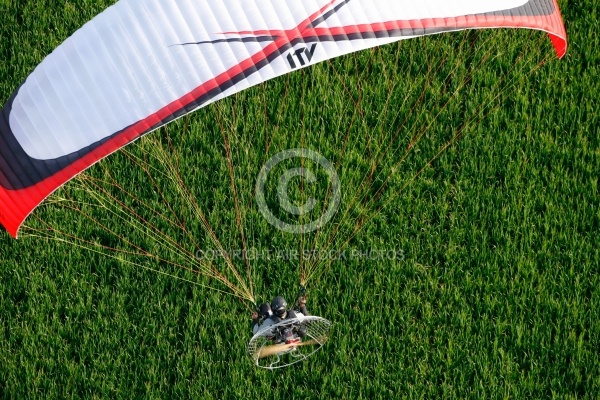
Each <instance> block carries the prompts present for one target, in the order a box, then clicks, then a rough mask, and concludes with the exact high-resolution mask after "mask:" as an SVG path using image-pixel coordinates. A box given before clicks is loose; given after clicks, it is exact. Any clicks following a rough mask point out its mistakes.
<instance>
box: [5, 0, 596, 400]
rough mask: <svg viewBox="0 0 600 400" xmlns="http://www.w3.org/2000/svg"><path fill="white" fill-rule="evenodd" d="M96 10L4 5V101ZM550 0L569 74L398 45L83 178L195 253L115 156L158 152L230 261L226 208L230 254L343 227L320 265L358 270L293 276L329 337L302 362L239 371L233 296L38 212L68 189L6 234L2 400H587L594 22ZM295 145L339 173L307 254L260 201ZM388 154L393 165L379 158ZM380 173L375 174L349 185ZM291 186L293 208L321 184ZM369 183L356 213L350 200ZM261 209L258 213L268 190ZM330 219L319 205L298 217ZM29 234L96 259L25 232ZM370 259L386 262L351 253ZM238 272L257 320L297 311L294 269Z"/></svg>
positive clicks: (128, 231)
mask: <svg viewBox="0 0 600 400" xmlns="http://www.w3.org/2000/svg"><path fill="white" fill-rule="evenodd" d="M111 3H112V1H108V0H102V1H95V2H90V1H84V0H72V1H65V0H55V1H50V0H27V1H25V0H22V1H14V0H2V1H0V32H1V33H0V35H1V38H2V40H0V94H1V96H0V100H1V101H2V103H4V102H5V101H6V100H7V99H8V97H9V96H10V94H11V93H12V92H13V91H14V90H15V89H16V88H17V87H18V85H19V84H20V83H21V82H22V81H23V80H24V79H25V78H26V77H27V75H28V74H29V73H30V72H31V71H32V69H33V68H34V67H35V66H36V65H37V64H39V63H40V62H41V61H42V60H43V58H44V56H45V55H47V54H48V53H50V52H51V51H52V50H53V49H54V48H55V47H56V46H58V45H59V44H60V43H61V42H62V41H63V40H64V39H66V38H67V37H68V36H69V35H70V34H72V33H73V32H74V31H75V30H76V29H77V28H79V27H80V26H81V25H83V24H84V23H85V22H86V21H88V20H90V19H91V18H92V17H93V16H94V15H96V14H98V13H99V12H101V11H102V10H103V9H104V8H106V7H107V6H108V5H109V4H111ZM561 5H562V11H563V16H564V19H565V23H566V26H567V31H568V34H569V41H570V47H569V51H568V53H567V56H566V57H565V59H564V60H561V61H559V60H556V59H555V57H554V55H553V53H552V48H551V45H550V42H549V40H547V38H546V37H545V35H543V34H542V33H533V34H532V33H530V32H517V31H511V32H485V31H482V32H477V33H468V32H467V33H455V34H451V35H443V36H434V37H429V38H423V39H413V40H410V41H407V43H400V44H394V45H389V46H386V47H383V48H380V49H378V50H376V51H365V52H363V53H360V54H357V55H350V56H347V57H342V58H340V59H337V60H334V61H331V62H328V63H323V64H319V65H317V66H313V67H310V68H307V69H304V70H302V71H301V72H296V73H292V74H289V75H287V76H284V77H281V78H278V79H276V80H273V81H270V82H267V83H265V84H264V85H262V86H258V87H254V88H252V89H249V90H247V91H244V92H242V93H239V94H238V95H236V96H233V97H231V98H227V99H225V100H222V101H219V102H217V103H216V104H213V105H210V106H208V107H207V108H205V109H202V110H199V111H197V112H195V113H193V114H192V115H191V116H190V117H189V118H187V119H181V120H179V121H177V122H175V123H173V124H171V125H169V126H168V128H163V129H161V130H159V131H157V132H154V133H152V134H151V135H149V137H148V138H146V139H145V140H141V141H140V142H139V143H136V144H135V145H132V146H130V147H129V148H128V149H127V151H126V152H121V153H118V154H115V155H113V156H111V157H109V158H108V159H107V160H106V161H104V162H102V163H100V164H99V165H96V166H95V167H93V168H92V169H90V170H89V171H88V172H87V173H86V176H87V177H88V178H87V180H86V181H85V182H99V180H110V179H114V180H115V181H116V182H119V183H120V184H122V185H123V186H124V187H126V190H125V191H120V192H119V191H116V192H114V193H116V194H115V196H123V197H120V199H121V200H122V201H123V202H124V203H125V204H127V205H128V206H130V207H132V209H133V210H137V211H139V212H140V213H142V214H143V210H142V209H143V207H141V206H140V204H141V203H144V204H149V205H151V206H152V207H153V209H155V210H157V209H158V210H162V211H164V212H165V213H169V212H170V211H169V210H167V206H171V207H173V209H174V211H173V214H174V215H178V216H179V218H180V219H181V220H182V221H184V225H185V227H186V229H187V230H188V231H189V232H190V234H189V235H184V234H182V232H181V230H178V229H177V228H176V227H174V226H173V225H172V224H169V223H167V222H166V221H165V220H164V219H161V218H154V217H148V218H154V219H152V220H151V222H152V226H156V227H157V229H158V230H159V231H160V232H165V234H166V237H168V238H170V239H172V240H173V241H174V243H176V246H181V247H182V248H184V249H186V250H187V251H189V252H192V253H194V252H196V251H197V250H198V249H202V250H214V249H215V247H214V241H211V239H210V237H209V236H208V235H207V233H206V231H205V230H203V228H202V226H201V224H200V222H199V220H198V216H197V214H195V213H194V207H193V206H192V205H191V201H190V200H189V199H188V200H186V199H183V198H182V196H181V195H180V193H178V192H177V190H176V188H174V187H173V186H172V184H171V182H170V180H169V176H165V175H161V173H160V172H159V173H155V174H153V176H154V177H156V180H157V181H156V185H155V186H154V185H151V184H150V183H149V178H148V175H147V174H146V173H145V172H144V170H143V168H141V167H140V166H139V165H136V164H135V163H134V162H132V158H134V157H138V159H143V158H144V157H146V162H147V164H144V165H146V166H148V168H156V169H157V170H161V169H164V165H161V164H160V162H159V157H158V154H159V153H158V150H156V149H157V148H159V149H163V148H164V149H166V150H167V151H169V152H170V153H169V154H170V156H171V160H172V162H173V163H174V164H176V165H177V167H178V168H179V173H180V174H181V176H182V177H183V180H184V181H185V184H186V187H187V188H189V190H190V192H192V194H193V197H194V201H195V202H197V204H198V207H199V209H201V210H202V211H203V212H204V213H205V214H206V218H207V221H208V222H209V223H210V226H211V227H212V229H214V231H215V234H216V235H217V236H218V238H219V240H220V241H221V242H222V244H223V246H224V247H225V248H227V249H239V248H240V247H241V246H242V240H241V237H240V229H239V226H238V223H237V222H236V211H235V210H236V205H237V206H238V208H239V213H240V215H241V219H242V221H243V222H242V226H243V231H244V235H245V237H244V243H245V244H246V247H251V248H254V249H257V250H258V251H263V252H264V251H266V250H274V251H278V250H279V251H281V250H284V251H285V250H294V249H295V250H302V249H310V248H311V246H312V243H313V241H314V242H315V243H316V245H315V247H316V248H317V249H322V248H323V249H325V248H328V247H327V244H328V243H329V241H328V237H329V234H332V233H334V232H335V228H336V227H338V229H339V232H340V234H339V235H337V236H335V240H333V241H332V243H331V247H330V248H331V249H334V250H335V249H338V250H339V249H342V248H343V249H344V250H346V251H347V252H348V254H362V255H363V256H362V257H348V259H345V260H334V261H333V262H332V263H323V264H322V265H320V268H317V269H316V272H317V273H316V275H315V277H314V279H311V280H310V281H309V282H308V290H309V292H308V307H309V310H310V311H311V312H312V313H313V314H315V315H320V316H322V317H324V318H327V319H328V320H330V321H332V322H333V323H334V326H333V328H332V331H331V337H330V341H329V342H328V343H327V344H326V345H325V346H324V347H323V349H322V350H321V351H320V352H318V353H317V354H316V355H315V356H314V357H312V358H310V359H308V360H306V361H304V362H302V363H300V364H296V365H294V366H292V367H290V368H286V369H281V370H277V371H267V370H262V369H258V368H255V367H254V366H253V365H252V363H251V362H250V360H249V358H248V357H247V355H246V344H247V342H248V340H249V338H250V329H249V328H250V313H249V309H248V308H247V306H246V305H247V303H248V302H246V303H245V302H244V301H240V299H238V298H237V297H236V296H231V295H229V294H223V293H221V292H219V291H218V290H225V291H227V288H226V287H225V286H224V285H223V284H221V283H219V282H216V281H215V280H211V279H209V278H206V277H203V276H199V275H198V274H197V273H195V272H193V271H188V270H185V269H182V268H179V267H178V266H188V265H191V264H193V262H194V260H190V259H189V257H186V256H185V255H182V254H181V253H180V252H177V251H175V250H173V246H164V245H161V244H159V243H158V242H157V241H156V238H157V233H156V232H155V231H153V230H152V229H150V228H148V227H147V226H146V227H144V226H142V227H140V225H139V224H138V225H135V224H136V222H135V218H134V219H133V221H134V222H127V221H125V220H123V219H120V218H119V217H118V215H116V214H111V213H110V212H108V210H110V209H111V208H110V207H109V208H108V209H97V208H90V210H91V211H90V213H92V214H93V213H95V214H93V217H92V218H93V219H90V218H87V217H85V215H86V214H84V213H81V212H79V213H78V212H75V211H73V210H69V209H68V207H64V206H61V205H60V203H59V204H54V203H52V201H54V202H56V201H57V200H58V199H61V198H73V199H75V200H76V201H80V202H90V201H91V200H93V199H94V197H93V194H92V193H90V192H89V191H85V190H81V187H82V182H81V181H77V182H72V183H69V184H67V185H66V187H65V188H64V189H62V190H60V191H59V192H58V193H57V194H56V195H55V196H53V198H51V202H49V203H48V204H46V205H45V206H43V207H41V208H40V209H38V210H37V211H36V212H35V213H34V215H33V216H32V217H31V218H30V219H29V220H28V221H27V228H26V229H25V230H24V233H25V234H24V237H23V238H22V239H19V240H13V239H11V238H10V237H9V236H8V234H6V233H5V232H0V397H3V398H19V399H20V398H71V397H73V398H79V397H83V398H161V399H163V398H164V399H170V398H203V399H204V398H206V399H224V398H240V399H246V398H247V399H253V398H257V399H258V398H260V399H262V398H268V399H270V398H272V399H296V398H299V399H304V398H322V399H330V398H348V399H350V398H352V399H367V398H368V399H372V398H381V399H388V398H474V399H481V398H557V399H564V398H573V399H575V398H590V399H596V398H599V397H600V357H599V354H600V319H599V317H600V312H599V311H598V310H599V309H600V275H599V273H600V249H599V247H600V246H599V245H600V200H599V195H600V192H599V189H598V180H599V177H600V134H599V133H598V132H599V125H600V123H599V120H598V113H597V108H598V107H599V106H600V102H599V101H598V100H599V97H600V96H599V93H600V82H599V77H600V76H599V74H598V72H599V71H598V69H599V65H600V51H599V50H598V48H600V39H599V36H598V24H599V19H598V8H599V7H598V5H597V4H596V2H594V1H592V0H585V1H583V2H578V3H575V2H573V1H561ZM409 42H410V43H409ZM542 61H546V62H545V64H544V65H541V62H542ZM515 65H516V66H518V68H514V66H515ZM504 77H508V80H503V79H504ZM499 82H502V83H499ZM455 93H456V94H455ZM494 93H499V96H498V97H495V95H494ZM463 128H464V129H463ZM421 131H422V132H423V136H422V138H421V140H420V141H419V142H418V143H416V146H415V149H414V151H410V152H409V153H410V156H409V157H408V158H407V159H406V161H405V162H402V163H398V160H400V159H401V157H400V156H401V155H402V154H404V152H406V150H407V148H408V147H409V144H410V142H411V138H414V137H415V135H417V134H418V133H419V132H421ZM395 132H399V133H400V134H399V136H398V138H397V139H396V137H395ZM459 132H461V133H464V135H461V136H460V138H458V139H459V140H456V141H455V143H453V145H452V146H450V147H449V148H448V149H447V150H446V151H444V152H443V153H442V154H441V155H440V156H439V157H437V158H435V159H434V160H433V161H432V162H431V165H430V166H426V165H427V163H428V161H430V160H432V157H433V156H434V155H435V154H436V152H437V151H438V149H440V148H441V147H442V146H444V145H445V144H448V143H449V142H450V141H452V140H453V138H455V136H456V134H457V133H459ZM150 136H151V137H150ZM225 143H227V144H229V145H230V147H231V154H230V155H229V156H227V150H226V146H224V144H225ZM171 145H172V146H173V148H171V147H170V146H171ZM296 147H304V148H308V149H313V150H316V151H319V152H320V153H322V154H323V155H324V156H325V157H327V158H328V159H329V160H331V161H332V163H334V164H335V165H336V170H337V172H338V173H339V175H340V179H341V189H342V202H341V207H340V210H341V211H339V212H338V213H337V214H336V216H335V217H334V219H333V220H332V222H331V223H330V224H328V225H327V226H326V228H324V230H323V232H319V234H317V235H316V239H315V235H314V234H306V235H301V236H300V235H294V234H288V233H285V232H281V231H278V230H277V229H275V228H274V227H273V226H271V225H270V224H269V223H268V222H267V221H266V220H265V219H264V218H263V216H262V215H261V213H260V212H259V210H258V207H257V206H256V202H255V201H254V185H255V183H256V179H257V176H258V173H259V171H260V169H261V168H262V166H263V165H264V162H265V161H266V159H268V158H269V157H271V156H273V155H274V154H275V153H277V152H279V151H283V150H287V149H291V148H296ZM382 149H388V150H389V152H388V153H385V155H383V156H380V157H379V156H378V155H379V154H381V151H382ZM374 160H375V161H377V162H378V163H379V164H378V167H379V168H378V171H379V172H380V174H379V175H377V174H376V177H375V178H374V179H373V181H372V183H371V184H370V185H365V184H364V181H363V180H362V177H364V175H365V174H367V175H368V171H369V169H370V167H371V166H372V162H373V161H374ZM228 161H230V162H231V166H232V168H233V171H234V179H233V180H234V182H235V188H236V195H235V196H234V194H233V191H232V183H231V181H232V179H231V174H230V169H229V167H230V166H229V165H228ZM311 166H312V167H314V165H311V164H310V163H309V165H308V167H311ZM423 167H425V168H424V169H423V171H422V172H421V173H420V174H418V176H417V173H418V172H419V171H420V170H421V168H423ZM388 177H389V182H388V183H386V180H387V178H388ZM319 178H322V176H320V177H319ZM413 178H415V179H414V180H413ZM295 182H296V184H295V185H292V186H291V187H290V192H291V194H292V195H291V197H292V199H293V200H295V201H296V202H298V203H303V202H304V201H306V200H307V199H308V198H309V197H318V195H319V193H321V194H322V193H323V192H324V191H326V188H327V187H326V186H325V187H324V186H322V185H313V186H310V185H309V187H304V186H302V185H299V184H297V183H298V182H297V181H295ZM319 182H321V180H319ZM407 182H408V184H407V185H406V186H405V184H406V183H407ZM270 187H271V188H272V187H273V185H271V186H270ZM379 188H384V189H385V191H383V193H384V195H383V196H382V197H378V195H377V194H378V189H379ZM363 189H364V190H365V191H366V193H365V195H364V196H365V197H364V199H365V200H364V201H363V199H362V198H361V199H360V200H361V201H358V202H356V204H354V202H353V200H354V199H355V194H356V193H359V192H360V191H361V190H363ZM311 190H312V191H311ZM161 191H162V192H161ZM161 193H162V194H164V195H165V198H161V196H160V195H161ZM129 194H131V195H132V196H131V197H128V195H129ZM267 199H268V203H269V205H273V204H275V203H276V200H277V193H276V192H275V191H273V190H270V191H268V192H267ZM371 201H372V202H371ZM324 207H326V203H325V202H323V201H320V202H318V204H317V207H316V212H317V213H318V212H320V211H322V210H323V208H324ZM346 209H348V212H347V213H344V211H345V210H346ZM380 209H381V210H380ZM113 210H114V208H113ZM379 210H380V211H379ZM143 215H149V214H143ZM278 216H281V217H282V218H283V216H282V215H281V214H278ZM370 216H372V217H373V218H372V219H369V220H368V221H366V222H365V223H364V224H361V223H360V221H361V218H362V219H364V218H365V217H370ZM91 221H92V222H93V221H102V223H105V224H107V226H109V227H111V229H113V230H114V232H116V235H111V234H108V233H107V232H106V229H102V228H101V227H99V225H98V224H96V223H92V222H91ZM44 224H49V225H51V226H52V227H54V228H56V229H60V230H61V231H62V232H68V233H70V234H72V235H73V236H74V237H77V238H80V239H83V240H85V241H86V242H88V241H89V242H90V243H93V244H92V245H90V246H91V247H92V248H93V249H96V250H99V249H100V251H99V252H92V251H89V250H88V249H83V248H81V247H78V246H76V245H75V244H77V243H79V244H81V243H82V242H77V241H76V240H72V241H70V243H64V242H59V241H55V240H44V239H41V238H36V237H33V236H32V234H33V233H35V232H39V230H40V229H41V228H42V227H44V226H45V225H44ZM357 224H358V225H359V226H360V228H361V229H360V230H359V232H358V233H357V234H356V235H353V234H352V232H353V231H354V228H355V227H356V226H357ZM138 228H139V229H138ZM27 233H29V234H27ZM46 236H48V235H46ZM122 238H126V239H127V240H131V241H132V242H134V243H135V244H136V246H140V247H141V248H143V249H145V250H146V251H147V252H148V253H151V254H153V255H156V256H158V257H160V258H162V259H163V260H158V259H153V258H151V257H147V256H144V255H142V256H132V257H128V256H126V255H122V253H119V252H118V251H117V252H110V251H104V250H102V247H101V246H107V247H111V248H117V249H119V250H125V249H127V246H125V245H124V244H123V241H122ZM90 246H87V247H90ZM369 250H385V251H387V250H394V251H396V252H398V253H399V254H401V256H400V257H396V258H395V259H393V260H392V259H388V258H387V257H373V258H372V259H369V258H368V257H364V254H365V253H366V252H367V251H369ZM353 252H354V253H353ZM115 257H116V258H115ZM165 260H171V261H173V263H174V264H177V265H178V266H173V265H172V264H169V263H168V262H165ZM132 263H135V264H136V265H133V264H132ZM215 263H216V264H217V266H218V268H219V269H220V270H221V271H225V268H226V267H225V265H224V264H223V263H222V262H220V260H217V261H215ZM249 264H250V267H251V276H250V277H248V276H247V275H246V265H245V262H244V261H243V260H236V261H235V265H236V268H237V270H238V271H240V272H241V273H242V275H243V279H242V281H243V282H244V283H245V284H250V283H251V284H252V285H253V290H252V294H253V295H255V296H256V297H255V300H256V301H257V302H259V301H266V300H270V298H271V297H273V296H275V295H278V294H283V295H285V296H286V297H287V298H288V301H290V302H291V300H293V298H294V296H295V295H296V293H297V291H298V286H299V283H300V276H301V275H302V274H304V273H305V272H307V268H306V266H307V265H308V264H307V262H306V260H303V261H298V260H285V259H280V258H278V257H276V256H273V257H271V259H266V258H265V257H257V258H256V259H253V260H250V263H249ZM299 265H301V267H299ZM165 274H168V275H165ZM224 274H225V275H226V277H227V279H229V280H230V281H233V280H234V279H235V276H233V275H232V273H231V272H224ZM189 281H191V282H189ZM203 285H209V286H211V287H212V288H213V289H209V288H206V287H204V286H203ZM238 286H239V285H238ZM214 289H218V290H214Z"/></svg>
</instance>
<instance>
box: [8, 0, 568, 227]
mask: <svg viewBox="0 0 600 400" xmlns="http://www.w3.org/2000/svg"><path fill="white" fill-rule="evenodd" d="M479 28H528V29H536V30H542V31H546V32H548V33H549V35H550V37H551V39H552V43H553V44H554V47H555V49H556V52H557V54H558V56H559V57H562V56H563V55H564V54H565V51H566V47H567V40H566V33H565V29H564V26H563V22H562V19H561V15H560V11H559V8H558V4H557V3H556V0H489V1H485V2H482V1H479V0H455V1H447V0H411V1H403V2H397V1H393V0H374V1H373V0H370V1H366V0H352V1H350V0H314V1H311V2H308V3H306V2H298V1H293V0H287V1H280V0H278V1H273V2H265V1H257V0H251V1H241V0H217V1H213V0H203V1H202V0H194V1H192V0H147V1H143V2H142V1H137V0H120V1H118V2H117V3H116V4H115V5H113V6H111V7H109V8H108V9H107V10H106V11H104V12H103V13H101V14H100V15H98V16H97V17H95V18H94V19H93V20H92V21H91V22H89V23H87V24H86V25H85V26H83V27H82V28H81V29H80V30H78V31H77V32H75V34H73V36H71V37H70V38H68V39H67V40H66V41H65V42H64V43H63V44H62V45H61V46H59V47H58V48H57V49H56V50H55V51H54V52H53V53H52V54H50V55H49V56H48V57H47V58H46V59H45V60H44V61H43V62H42V63H41V64H40V65H39V66H38V67H37V68H36V69H35V70H34V71H33V72H32V74H31V75H30V76H29V77H28V78H27V79H26V81H25V82H24V83H23V84H22V85H21V86H20V87H18V89H17V90H16V91H15V92H14V93H13V95H12V96H11V97H10V99H9V100H8V102H7V103H6V105H5V106H4V108H3V109H2V113H1V117H0V224H1V225H2V226H3V227H5V228H6V229H7V230H8V232H9V233H10V234H11V235H12V236H14V237H17V234H18V231H19V228H20V227H21V225H22V223H23V221H24V220H25V219H26V218H27V216H28V215H29V214H30V213H31V212H32V211H33V210H34V209H35V208H36V207H37V206H38V205H39V204H40V203H41V202H42V201H43V200H44V199H45V198H47V197H48V196H49V195H50V194H51V193H53V192H54V191H55V190H56V189H57V188H59V187H60V186H61V185H63V184H65V183H66V182H68V181H69V180H70V179H72V178H73V177H75V176H76V175H77V174H79V173H81V172H82V171H84V170H85V169H87V168H89V167H90V166H91V165H93V164H95V163H96V162H98V161H100V160H101V159H103V158H104V157H106V156H108V155H109V154H111V153H113V152H115V151H118V150H119V149H121V148H122V147H123V146H126V145H127V144H129V143H131V142H133V141H135V140H136V139H138V138H139V137H141V136H142V135H144V134H147V133H149V132H151V131H153V130H155V129H157V128H159V127H161V126H163V125H165V124H167V123H169V122H171V121H173V120H175V119H177V118H179V117H181V116H183V115H185V114H187V113H189V112H191V111H193V110H195V109H197V108H200V107H203V106H206V105H207V104H210V103H211V102H214V101H216V100H219V99H222V98H224V97H227V96H229V95H232V94H234V93H236V92H238V91H240V90H243V89H246V88H248V87H251V86H253V85H256V84H258V83H261V82H264V81H266V80H269V79H272V78H275V77H277V76H280V75H283V74H286V73H288V72H292V71H295V70H297V69H300V68H304V67H308V66H310V65H313V64H315V63H318V62H321V61H324V60H328V59H331V58H334V57H338V56H341V55H344V54H348V53H352V52H355V51H359V50H364V49H367V48H372V47H375V46H379V45H383V44H387V43H391V42H394V41H398V40H401V39H408V38H413V37H417V36H423V35H430V34H436V33H441V32H448V31H458V30H464V29H479Z"/></svg>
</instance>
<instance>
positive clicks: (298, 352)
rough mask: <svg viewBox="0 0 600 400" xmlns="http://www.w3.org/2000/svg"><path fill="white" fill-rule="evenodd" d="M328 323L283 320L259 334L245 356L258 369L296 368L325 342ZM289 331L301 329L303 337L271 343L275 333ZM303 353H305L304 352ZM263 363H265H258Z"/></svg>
mask: <svg viewBox="0 0 600 400" xmlns="http://www.w3.org/2000/svg"><path fill="white" fill-rule="evenodd" d="M331 325H332V323H331V322H330V321H328V320H326V319H325V318H321V317H317V316H302V317H298V318H293V319H286V320H283V321H281V322H279V323H277V324H275V325H271V326H269V327H266V328H264V329H259V331H258V332H257V333H256V334H255V335H254V336H253V337H252V339H250V342H249V343H248V355H249V356H250V358H251V359H252V361H253V363H254V364H255V365H256V366H257V367H259V368H265V369H277V368H284V367H287V366H290V365H292V364H296V363H298V362H300V361H303V360H305V359H307V358H308V357H310V356H312V355H313V354H315V353H316V352H317V351H319V349H320V348H321V347H323V345H324V344H325V343H326V342H327V340H328V339H329V329H330V328H331ZM289 327H303V328H304V331H305V333H306V335H305V336H304V337H303V338H300V337H299V336H298V337H297V338H298V339H300V341H298V342H294V343H289V344H286V343H274V340H273V338H274V337H277V332H278V331H280V330H282V329H286V328H289ZM305 349H306V350H305ZM263 360H265V361H266V362H264V363H263V362H262V361H263Z"/></svg>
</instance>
